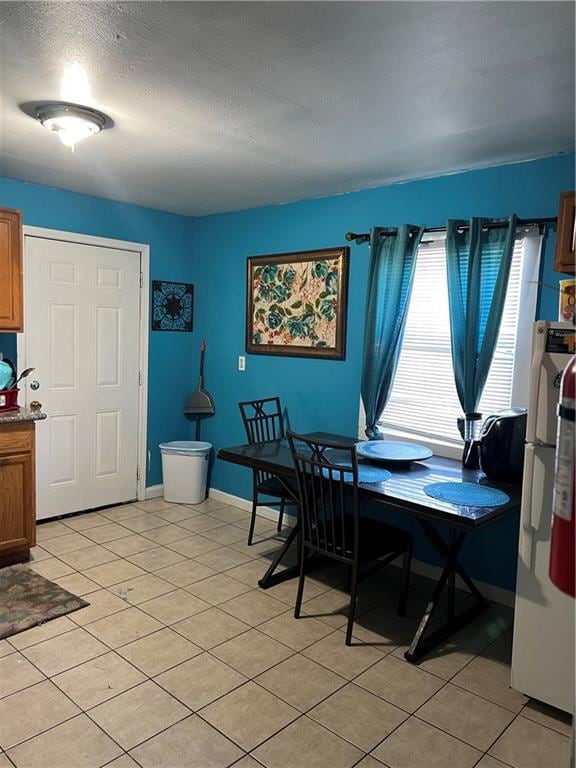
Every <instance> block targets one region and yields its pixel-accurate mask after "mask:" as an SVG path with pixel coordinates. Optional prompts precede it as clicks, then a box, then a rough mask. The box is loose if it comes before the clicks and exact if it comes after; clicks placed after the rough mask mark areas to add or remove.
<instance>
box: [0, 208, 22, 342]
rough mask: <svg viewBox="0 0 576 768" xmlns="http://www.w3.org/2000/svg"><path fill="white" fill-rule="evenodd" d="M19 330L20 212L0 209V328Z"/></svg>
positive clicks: (20, 298)
mask: <svg viewBox="0 0 576 768" xmlns="http://www.w3.org/2000/svg"><path fill="white" fill-rule="evenodd" d="M23 329H24V306H23V285H22V214H21V213H20V211H15V210H13V209H12V208H0V331H22V330H23Z"/></svg>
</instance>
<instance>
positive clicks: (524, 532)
mask: <svg viewBox="0 0 576 768" xmlns="http://www.w3.org/2000/svg"><path fill="white" fill-rule="evenodd" d="M533 473H534V446H533V445H527V446H526V449H525V452H524V484H523V485H522V502H521V508H520V510H521V511H520V541H519V546H518V550H519V554H520V557H521V558H522V562H523V563H524V565H525V566H526V567H527V568H528V570H531V567H532V538H533V535H534V531H535V526H534V525H533V521H532V512H533V503H532V502H533V499H532V495H533V485H532V484H533V477H534V475H533Z"/></svg>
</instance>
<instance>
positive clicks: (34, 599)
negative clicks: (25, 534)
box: [0, 565, 89, 640]
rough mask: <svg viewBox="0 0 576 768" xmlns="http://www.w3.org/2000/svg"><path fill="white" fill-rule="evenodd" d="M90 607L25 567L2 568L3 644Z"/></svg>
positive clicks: (0, 612)
mask: <svg viewBox="0 0 576 768" xmlns="http://www.w3.org/2000/svg"><path fill="white" fill-rule="evenodd" d="M87 605H89V603H87V602H86V601H85V600H82V599H81V598H80V597H76V595H73V594H71V593H70V592H67V591H66V590H65V589H62V587H59V586H58V584H54V583H53V582H52V581H48V579H45V578H44V577H43V576H40V574H38V573H35V572H34V571H31V570H30V568H27V567H26V566H25V565H10V566H8V567H6V568H0V640H2V639H3V638H6V637H10V636H11V635H16V634H17V633H18V632H24V630H25V629H30V628H31V627H35V626H37V625H38V624H44V623H45V622H47V621H50V620H51V619H57V618H58V617H59V616H64V615H66V614H67V613H72V611H77V610H78V609H79V608H84V607H85V606H87Z"/></svg>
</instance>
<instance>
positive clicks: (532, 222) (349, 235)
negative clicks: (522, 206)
mask: <svg viewBox="0 0 576 768" xmlns="http://www.w3.org/2000/svg"><path fill="white" fill-rule="evenodd" d="M557 221H558V218H557V217H556V216H550V217H548V218H543V219H516V226H517V227H535V226H538V227H540V232H541V233H542V230H543V228H544V227H545V226H547V225H550V224H556V223H557ZM483 226H484V227H485V228H487V229H499V228H500V227H507V226H508V224H507V222H505V221H492V222H487V223H486V224H484V225H483ZM458 229H459V230H460V231H464V230H466V229H470V225H469V224H462V226H460V227H458ZM395 231H396V229H395V228H394V227H388V228H386V229H383V230H382V234H383V235H387V234H391V233H392V232H395ZM445 231H446V227H426V228H425V229H424V232H425V233H426V232H445ZM345 237H346V240H347V241H348V242H349V243H350V242H352V241H353V240H354V241H355V242H356V245H361V244H362V243H367V242H368V241H369V240H370V234H369V233H368V232H361V233H357V232H346V235H345Z"/></svg>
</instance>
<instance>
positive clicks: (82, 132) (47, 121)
mask: <svg viewBox="0 0 576 768" xmlns="http://www.w3.org/2000/svg"><path fill="white" fill-rule="evenodd" d="M34 117H35V118H36V120H38V121H39V122H40V123H41V124H42V125H43V126H44V127H45V128H47V129H48V130H49V131H53V132H54V133H56V134H57V135H58V138H59V139H60V141H61V142H62V144H64V145H65V146H66V147H70V148H71V149H72V152H74V146H75V145H76V144H77V143H78V142H79V141H82V140H83V139H87V138H89V137H90V136H95V135H96V134H97V133H100V131H101V130H103V129H104V128H108V127H110V126H111V125H113V123H112V121H111V120H110V118H109V117H108V116H107V115H105V114H104V113H103V112H99V111H98V110H97V109H92V108H91V107H83V106H81V105H80V104H68V103H65V102H53V103H46V104H40V105H38V106H37V107H36V109H35V111H34Z"/></svg>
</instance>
